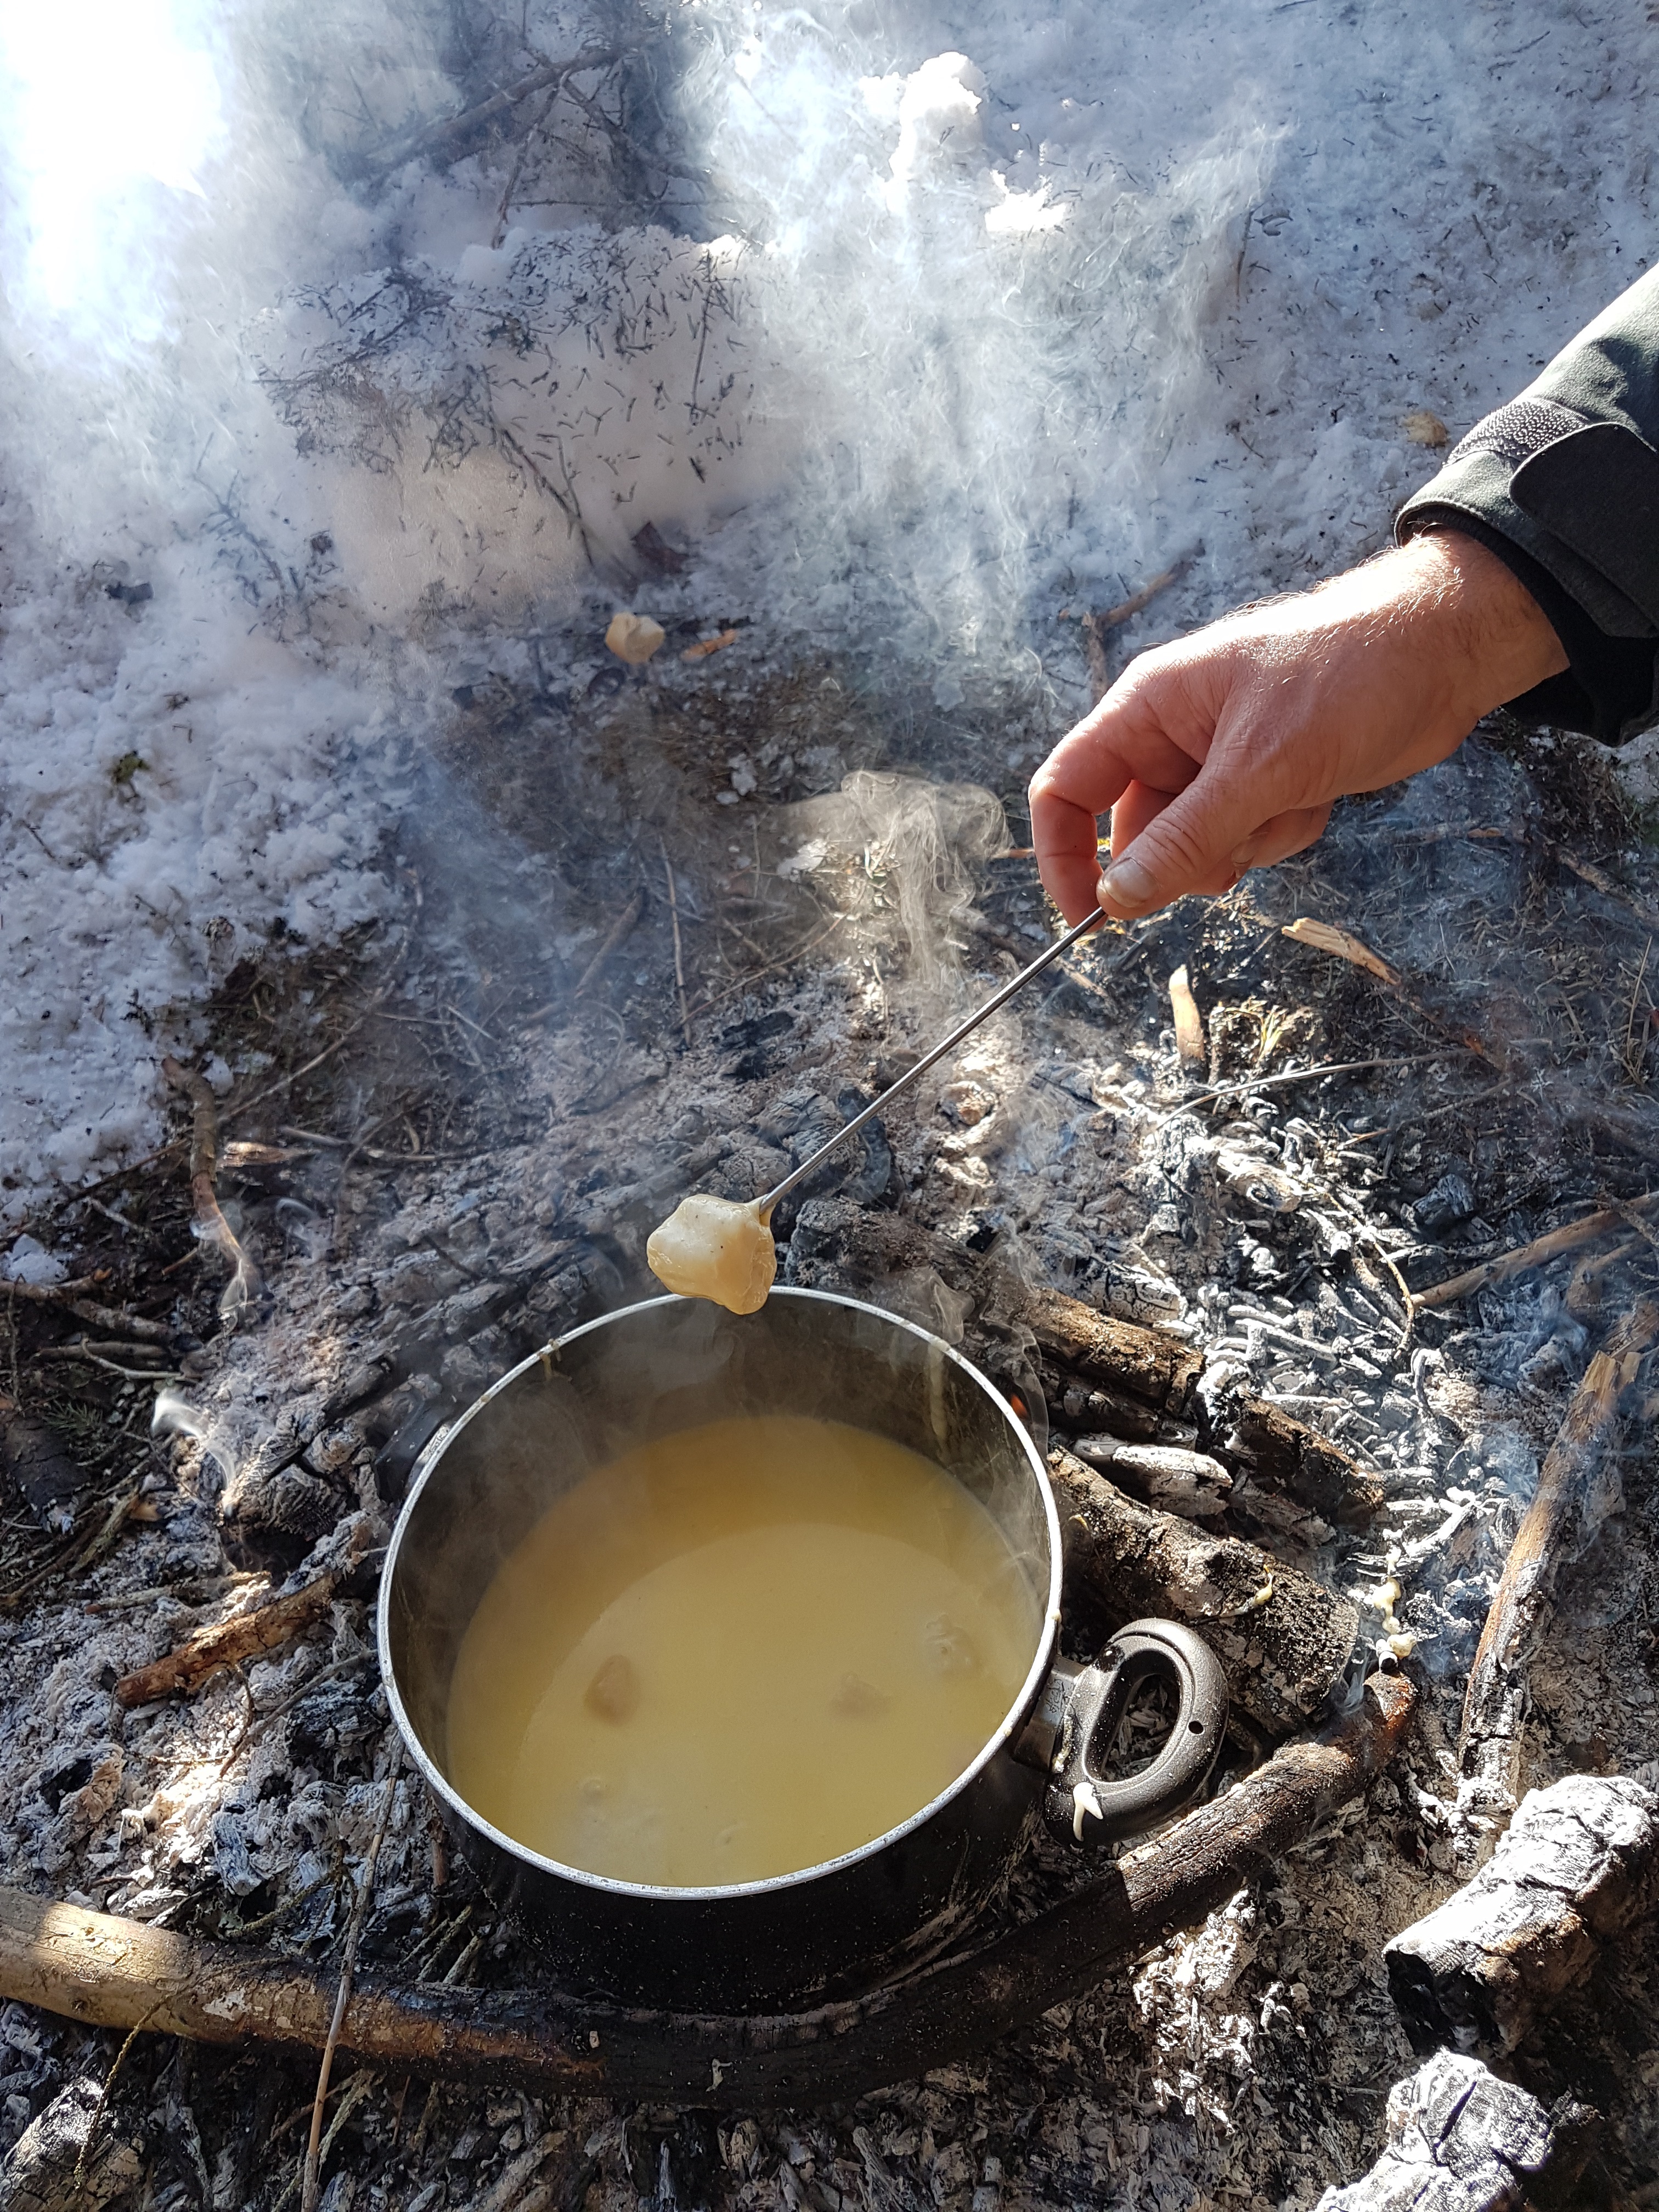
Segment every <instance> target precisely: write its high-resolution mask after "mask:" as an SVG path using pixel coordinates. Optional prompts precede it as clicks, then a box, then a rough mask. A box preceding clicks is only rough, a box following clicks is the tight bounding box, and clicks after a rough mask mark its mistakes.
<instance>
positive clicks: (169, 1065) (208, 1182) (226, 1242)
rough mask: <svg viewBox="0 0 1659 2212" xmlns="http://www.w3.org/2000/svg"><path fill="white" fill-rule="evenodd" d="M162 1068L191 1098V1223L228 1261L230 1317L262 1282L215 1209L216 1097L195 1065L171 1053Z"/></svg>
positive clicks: (225, 1309) (224, 1305) (225, 1306)
mask: <svg viewBox="0 0 1659 2212" xmlns="http://www.w3.org/2000/svg"><path fill="white" fill-rule="evenodd" d="M161 1073H162V1074H163V1075H165V1076H166V1078H167V1081H168V1082H169V1083H170V1084H172V1085H173V1088H174V1089H175V1090H178V1091H183V1092H184V1093H185V1096H186V1097H188V1098H189V1100H190V1102H191V1131H190V1196H191V1206H193V1208H194V1209H195V1220H194V1223H193V1226H194V1228H195V1231H196V1234H197V1237H200V1238H201V1240H202V1242H203V1243H204V1244H211V1245H213V1246H215V1247H216V1249H218V1250H219V1251H220V1252H222V1254H223V1255H224V1256H225V1258H226V1259H227V1260H228V1261H230V1263H231V1267H232V1268H233V1270H234V1272H233V1273H232V1275H231V1279H230V1280H229V1282H228V1283H227V1284H226V1285H225V1287H224V1289H223V1290H222V1291H221V1292H220V1295H219V1312H220V1316H221V1318H222V1319H224V1320H229V1319H231V1318H232V1317H233V1316H234V1315H237V1314H240V1313H241V1312H242V1311H243V1310H245V1309H246V1307H247V1306H248V1305H249V1304H250V1303H251V1302H252V1300H253V1299H255V1298H257V1297H258V1295H259V1292H260V1290H261V1288H262V1287H263V1285H261V1283H260V1280H259V1271H258V1268H257V1267H255V1266H254V1264H253V1262H252V1260H250V1259H249V1257H248V1255H247V1254H246V1252H245V1251H244V1250H243V1249H242V1248H241V1246H240V1244H239V1243H237V1241H236V1234H235V1231H234V1230H233V1229H232V1227H231V1225H230V1224H229V1222H228V1221H227V1220H226V1219H225V1217H224V1215H223V1214H222V1212H220V1210H219V1194H218V1192H217V1190H216V1188H214V1178H215V1176H216V1175H217V1173H218V1170H219V1102H218V1100H217V1099H216V1097H214V1095H213V1086H212V1085H211V1084H210V1082H209V1081H208V1079H207V1078H206V1076H204V1075H201V1074H198V1073H197V1072H196V1071H195V1070H194V1069H193V1068H187V1067H181V1066H179V1062H178V1061H177V1060H174V1059H173V1058H172V1056H171V1055H169V1056H168V1057H167V1059H165V1060H162V1062H161Z"/></svg>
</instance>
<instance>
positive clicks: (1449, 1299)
mask: <svg viewBox="0 0 1659 2212" xmlns="http://www.w3.org/2000/svg"><path fill="white" fill-rule="evenodd" d="M1655 1206H1659V1192H1656V1194H1654V1195H1653V1196H1652V1197H1650V1198H1638V1199H1637V1200H1635V1201H1634V1203H1633V1204H1631V1205H1624V1204H1620V1205H1619V1206H1605V1207H1603V1208H1602V1210H1601V1212H1599V1213H1587V1214H1586V1215H1585V1216H1584V1217H1583V1220H1581V1221H1569V1222H1567V1223H1566V1224H1565V1225H1564V1226H1563V1227H1561V1228H1559V1229H1552V1230H1550V1231H1548V1232H1547V1235H1545V1236H1542V1237H1534V1238H1533V1240H1532V1242H1531V1243H1529V1244H1517V1245H1516V1247H1515V1248H1514V1249H1513V1250H1512V1251H1509V1252H1500V1253H1499V1254H1498V1256H1497V1258H1496V1259H1494V1260H1483V1261H1481V1262H1480V1266H1479V1267H1469V1268H1466V1269H1465V1271H1464V1272H1463V1273H1462V1274H1461V1275H1452V1276H1449V1277H1448V1279H1446V1281H1444V1282H1443V1283H1435V1284H1433V1285H1431V1287H1430V1288H1429V1289H1428V1290H1426V1291H1418V1292H1417V1294H1416V1298H1417V1306H1418V1310H1419V1312H1423V1311H1426V1310H1431V1309H1432V1308H1434V1307H1436V1306H1449V1305H1452V1304H1455V1302H1456V1301H1457V1300H1458V1299H1459V1298H1467V1297H1469V1296H1471V1295H1472V1293H1473V1292H1474V1291H1484V1290H1485V1289H1486V1287H1487V1285H1489V1284H1492V1283H1506V1282H1508V1280H1509V1279H1510V1276H1511V1275H1524V1274H1525V1273H1527V1272H1528V1269H1529V1268H1533V1267H1543V1266H1544V1265H1545V1264H1546V1262H1547V1261H1551V1260H1553V1259H1556V1258H1558V1257H1559V1255H1560V1254H1561V1253H1563V1252H1576V1251H1577V1249H1578V1248H1579V1246H1580V1245H1581V1244H1593V1243H1595V1240H1596V1238H1597V1237H1605V1236H1606V1235H1607V1231H1609V1230H1610V1229H1617V1228H1619V1227H1620V1225H1623V1224H1625V1223H1626V1222H1628V1221H1629V1219H1630V1218H1631V1217H1632V1215H1633V1214H1638V1215H1639V1214H1644V1213H1648V1212H1651V1211H1652V1209H1653V1208H1654V1207H1655Z"/></svg>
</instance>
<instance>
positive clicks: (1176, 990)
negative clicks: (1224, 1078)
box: [1170, 968, 1210, 1070]
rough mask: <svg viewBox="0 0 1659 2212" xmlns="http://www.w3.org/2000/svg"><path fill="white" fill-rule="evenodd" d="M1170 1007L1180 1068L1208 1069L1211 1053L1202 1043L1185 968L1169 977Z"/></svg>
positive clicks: (1198, 1018)
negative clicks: (1179, 1057)
mask: <svg viewBox="0 0 1659 2212" xmlns="http://www.w3.org/2000/svg"><path fill="white" fill-rule="evenodd" d="M1170 1011H1171V1012H1173V1014H1174V1016H1175V1033H1176V1052H1178V1053H1179V1054H1180V1055H1181V1064H1182V1066H1183V1067H1197V1068H1203V1069H1206V1070H1207V1068H1208V1066H1209V1064H1210V1054H1209V1048H1208V1047H1207V1046H1206V1043H1205V1042H1204V1024H1203V1022H1202V1020H1201V1019H1200V1015H1199V1011H1198V1001H1197V1000H1196V999H1195V998H1194V996H1193V987H1192V981H1191V979H1190V978H1189V977H1188V973H1187V970H1186V969H1185V968H1177V969H1176V971H1175V973H1174V975H1171V976H1170Z"/></svg>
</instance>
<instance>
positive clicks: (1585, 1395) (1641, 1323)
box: [1459, 1298, 1659, 1820]
mask: <svg viewBox="0 0 1659 2212" xmlns="http://www.w3.org/2000/svg"><path fill="white" fill-rule="evenodd" d="M1656 1336H1659V1304H1656V1303H1655V1301H1654V1300H1653V1299H1651V1298H1638V1301H1637V1302H1636V1304H1635V1305H1634V1306H1632V1309H1631V1310H1630V1312H1629V1313H1628V1314H1626V1316H1625V1317H1624V1319H1623V1320H1622V1321H1620V1322H1619V1324H1618V1326H1617V1327H1616V1328H1614V1329H1613V1332H1612V1334H1611V1335H1610V1336H1609V1337H1608V1339H1607V1343H1606V1345H1605V1346H1603V1348H1602V1349H1601V1351H1600V1352H1597V1353H1596V1354H1595V1358H1593V1359H1592V1360H1591V1361H1590V1364H1589V1367H1588V1368H1587V1369H1586V1370H1585V1373H1584V1379H1583V1382H1582V1383H1580V1384H1579V1386H1578V1389H1577V1391H1576V1393H1575V1394H1574V1396H1573V1400H1572V1403H1571V1405H1570V1406H1569V1407H1568V1408H1567V1415H1566V1419H1565V1420H1564V1421H1563V1422H1562V1424H1561V1428H1560V1432H1559V1435H1558V1436H1557V1437H1556V1439H1555V1442H1554V1443H1553V1444H1552V1445H1551V1447H1550V1449H1549V1453H1548V1455H1547V1458H1546V1459H1545V1462H1544V1464H1543V1468H1542V1469H1541V1472H1540V1474H1539V1477H1538V1488H1537V1490H1536V1491H1535V1492H1534V1495H1533V1501H1532V1504H1530V1505H1529V1506H1528V1509H1527V1513H1526V1517H1525V1518H1524V1519H1523V1520H1522V1523H1521V1526H1520V1528H1518V1529H1517V1530H1516V1537H1515V1541H1514V1543H1513V1544H1512V1545H1511V1546H1510V1555H1509V1558H1508V1559H1507V1560H1506V1561H1505V1563H1504V1572H1503V1576H1502V1578H1501V1579H1500V1581H1499V1583H1498V1593H1497V1595H1496V1596H1495V1597H1494V1598H1493V1599H1492V1607H1491V1610H1490V1611H1489V1612H1488V1613H1487V1615H1486V1626H1485V1628H1484V1629H1483V1630H1482V1631H1481V1634H1480V1644H1479V1646H1478V1647H1477V1649H1476V1651H1475V1655H1474V1666H1473V1667H1472V1668H1470V1670H1469V1686H1468V1691H1467V1692H1466V1693H1465V1696H1464V1700H1463V1728H1462V1743H1461V1746H1460V1750H1459V1765H1460V1769H1461V1771H1462V1777H1463V1784H1464V1794H1465V1796H1467V1798H1468V1802H1469V1805H1470V1808H1471V1809H1472V1810H1473V1811H1474V1813H1475V1814H1476V1815H1477V1816H1480V1815H1482V1814H1485V1815H1487V1816H1494V1815H1495V1816H1496V1817H1497V1818H1498V1819H1499V1820H1502V1818H1503V1817H1504V1815H1506V1814H1508V1813H1509V1812H1510V1809H1511V1808H1513V1806H1514V1804H1515V1801H1516V1794H1517V1788H1518V1784H1519V1782H1520V1776H1521V1745H1522V1735H1523V1732H1524V1730H1525V1728H1526V1724H1527V1718H1528V1714H1529V1713H1530V1712H1531V1711H1532V1694H1531V1690H1530V1687H1529V1684H1528V1669H1529V1667H1530V1662H1531V1659H1532V1655H1533V1653H1534V1651H1535V1650H1537V1649H1538V1646H1539V1644H1541V1641H1542V1639H1543V1638H1544V1637H1545V1635H1546V1634H1547V1632H1548V1629H1549V1625H1550V1621H1551V1619H1552V1618H1553V1613H1554V1589H1555V1577H1556V1573H1557V1571H1558V1569H1559V1567H1560V1565H1562V1563H1563V1561H1564V1560H1565V1559H1570V1558H1574V1557H1577V1554H1578V1553H1580V1552H1582V1551H1583V1548H1584V1547H1585V1546H1586V1545H1587V1544H1588V1543H1589V1540H1590V1538H1591V1536H1592V1535H1593V1534H1595V1527H1594V1526H1593V1525H1592V1515H1591V1512H1590V1500H1591V1496H1592V1489H1593V1480H1592V1479H1593V1477H1594V1475H1595V1472H1596V1470H1597V1468H1598V1466H1599V1464H1600V1462H1601V1455H1602V1452H1603V1449H1604V1448H1605V1446H1606V1445H1607V1442H1608V1440H1609V1438H1610V1437H1611V1436H1612V1434H1613V1428H1614V1425H1615V1424H1616V1422H1617V1419H1618V1415H1619V1406H1620V1400H1621V1399H1622V1398H1623V1396H1624V1394H1625V1392H1626V1389H1628V1388H1629V1387H1630V1385H1631V1384H1632V1383H1633V1382H1634V1381H1635V1379H1636V1376H1637V1373H1638V1370H1639V1369H1640V1367H1641V1364H1642V1359H1643V1355H1644V1353H1645V1352H1647V1350H1648V1348H1649V1347H1650V1345H1651V1344H1652V1343H1653V1341H1654V1339H1655V1337H1656Z"/></svg>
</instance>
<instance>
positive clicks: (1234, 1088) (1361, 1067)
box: [1181, 1052, 1456, 1112]
mask: <svg viewBox="0 0 1659 2212" xmlns="http://www.w3.org/2000/svg"><path fill="white" fill-rule="evenodd" d="M1455 1057H1456V1054H1455V1053H1454V1052H1410V1053H1406V1054H1403V1055H1401V1054H1396V1055H1395V1057H1394V1058H1392V1059H1389V1060H1322V1061H1321V1063H1320V1064H1319V1066H1316V1067H1285V1068H1281V1069H1280V1070H1279V1073H1278V1074H1277V1075H1253V1076H1250V1077H1249V1078H1248V1079H1244V1080H1241V1081H1240V1082H1237V1083H1224V1084H1221V1085H1218V1087H1217V1088H1216V1089H1215V1090H1213V1091H1194V1093H1193V1095H1192V1097H1190V1098H1183V1099H1182V1102H1181V1103H1182V1111H1183V1112H1185V1111H1186V1110H1187V1109H1188V1108H1189V1107H1193V1106H1209V1105H1212V1104H1213V1103H1215V1102H1216V1101H1217V1100H1218V1099H1221V1098H1243V1097H1246V1096H1247V1095H1248V1094H1249V1092H1251V1091H1282V1090H1284V1089H1285V1088H1286V1087H1287V1086H1288V1085H1291V1084H1293V1083H1313V1082H1322V1081H1323V1079H1325V1077H1326V1076H1328V1075H1366V1074H1369V1073H1371V1072H1372V1071H1373V1070H1374V1069H1378V1068H1384V1067H1428V1066H1431V1065H1432V1064H1433V1063H1434V1062H1435V1061H1437V1060H1452V1059H1455Z"/></svg>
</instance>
